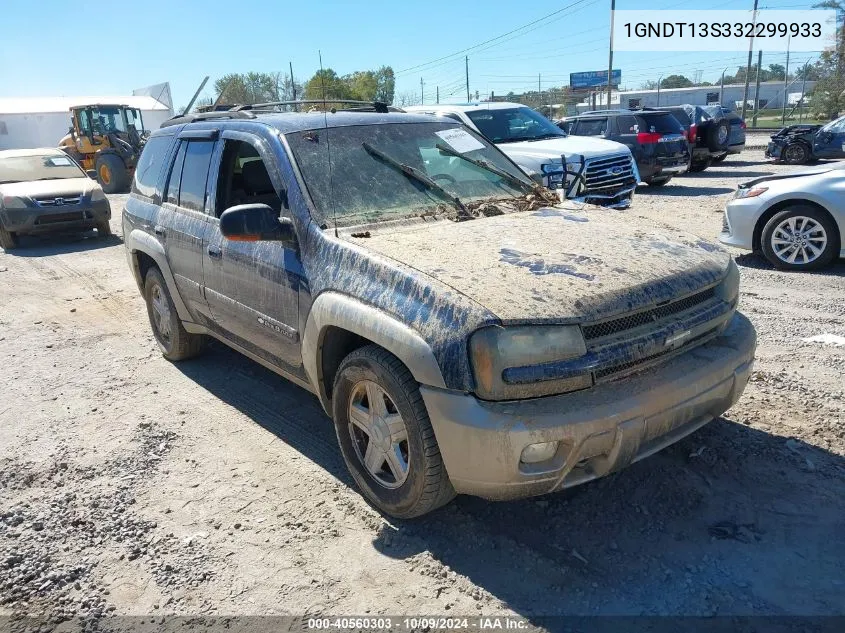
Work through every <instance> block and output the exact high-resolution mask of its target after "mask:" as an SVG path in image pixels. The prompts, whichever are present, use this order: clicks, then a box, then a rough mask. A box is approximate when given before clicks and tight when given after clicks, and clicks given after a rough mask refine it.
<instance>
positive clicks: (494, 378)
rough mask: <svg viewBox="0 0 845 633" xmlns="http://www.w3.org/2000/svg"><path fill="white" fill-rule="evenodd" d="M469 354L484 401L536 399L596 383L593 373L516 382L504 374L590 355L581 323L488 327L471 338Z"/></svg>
mask: <svg viewBox="0 0 845 633" xmlns="http://www.w3.org/2000/svg"><path fill="white" fill-rule="evenodd" d="M469 353H470V360H471V361H472V367H473V371H474V373H475V380H476V383H477V384H476V391H477V394H478V396H479V397H480V398H482V399H484V400H515V399H519V398H536V397H538V396H546V395H551V394H556V393H564V392H567V391H575V390H576V389H584V388H586V387H590V386H592V375H591V374H590V373H589V372H587V373H585V374H581V375H577V376H572V377H566V378H551V379H549V380H542V379H541V380H534V381H532V382H530V383H515V384H514V383H512V384H508V383H506V382H505V381H504V378H503V376H502V373H503V372H504V370H505V369H508V368H511V367H528V366H533V365H542V364H544V363H551V362H553V361H562V360H567V359H571V358H577V357H579V356H583V355H584V354H586V353H587V347H586V345H585V343H584V337H583V336H582V334H581V328H580V327H578V326H577V325H566V326H519V327H504V328H503V327H488V328H484V329H482V330H478V331H477V332H476V333H475V334H473V335H472V338H470V341H469Z"/></svg>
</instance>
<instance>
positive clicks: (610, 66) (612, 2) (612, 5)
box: [607, 0, 757, 110]
mask: <svg viewBox="0 0 845 633" xmlns="http://www.w3.org/2000/svg"><path fill="white" fill-rule="evenodd" d="M754 2H755V3H756V2H757V0H754ZM615 12H616V0H610V54H609V56H608V60H607V109H608V110H610V93H611V91H612V90H613V88H612V85H613V84H612V81H613V14H614V13H615Z"/></svg>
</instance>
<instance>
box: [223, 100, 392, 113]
mask: <svg viewBox="0 0 845 633" xmlns="http://www.w3.org/2000/svg"><path fill="white" fill-rule="evenodd" d="M338 103H342V104H349V105H356V106H360V107H357V108H347V109H349V110H356V111H358V112H380V113H382V114H387V113H388V112H402V110H401V109H399V108H394V107H392V106H389V105H388V104H386V103H384V102H382V101H356V100H352V99H328V98H327V99H300V100H297V101H269V102H267V103H251V104H246V105H238V106H235V107H234V108H232V109H231V110H229V112H244V111H247V112H248V111H250V110H252V111H262V112H274V111H277V110H275V109H276V108H279V107H281V106H300V105H327V106H332V108H331V110H332V111H335V110H336V109H337V108H335V107H334V106H335V105H336V104H338Z"/></svg>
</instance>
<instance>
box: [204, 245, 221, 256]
mask: <svg viewBox="0 0 845 633" xmlns="http://www.w3.org/2000/svg"><path fill="white" fill-rule="evenodd" d="M208 256H209V257H211V258H213V259H220V258H221V257H223V251H222V250H220V247H219V246H209V247H208Z"/></svg>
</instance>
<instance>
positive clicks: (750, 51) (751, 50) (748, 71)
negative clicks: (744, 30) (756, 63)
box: [740, 0, 757, 119]
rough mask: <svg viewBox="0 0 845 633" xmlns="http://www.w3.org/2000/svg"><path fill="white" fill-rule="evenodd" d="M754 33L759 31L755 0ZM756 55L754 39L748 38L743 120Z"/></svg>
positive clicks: (755, 2) (755, 1)
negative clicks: (754, 55) (753, 57)
mask: <svg viewBox="0 0 845 633" xmlns="http://www.w3.org/2000/svg"><path fill="white" fill-rule="evenodd" d="M751 22H752V25H753V26H752V27H751V28H752V33H753V32H754V31H755V30H756V29H757V0H754V15H753V16H752V18H751ZM753 54H754V38H753V37H749V38H748V63H747V64H746V66H745V91H744V92H743V93H742V114H741V115H740V116H742V118H743V119H744V118H745V109H746V106H747V105H748V82H749V81H750V80H751V58H752V55H753Z"/></svg>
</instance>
